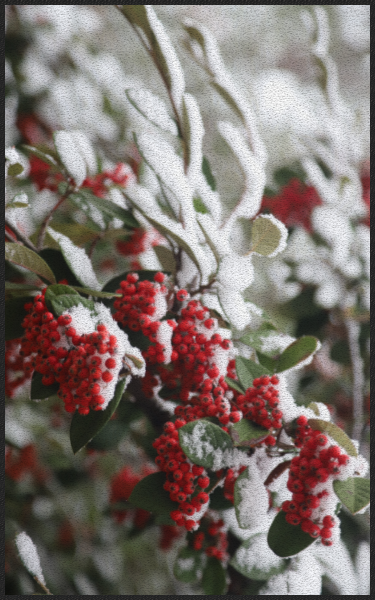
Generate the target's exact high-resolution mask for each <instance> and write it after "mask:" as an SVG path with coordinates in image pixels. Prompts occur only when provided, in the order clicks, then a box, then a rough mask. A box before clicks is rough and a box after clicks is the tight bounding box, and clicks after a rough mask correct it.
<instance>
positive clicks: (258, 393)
mask: <svg viewBox="0 0 375 600" xmlns="http://www.w3.org/2000/svg"><path fill="white" fill-rule="evenodd" d="M278 383H279V379H278V377H276V375H273V376H272V377H268V376H266V375H265V376H263V377H258V378H256V379H254V381H253V387H250V388H248V389H247V390H246V392H245V394H239V395H237V397H236V402H237V406H238V407H239V408H240V409H241V410H242V412H243V416H244V418H245V419H248V420H249V421H253V422H254V423H257V424H258V425H260V426H261V427H264V428H265V429H272V430H273V429H280V428H281V427H282V422H281V418H282V416H283V413H282V412H281V410H280V409H279V408H278V406H279V393H278V391H277V389H276V388H274V387H273V386H274V385H277V384H278ZM263 442H264V443H265V444H266V445H267V446H274V445H275V443H276V439H275V438H274V437H273V436H272V435H269V436H267V437H266V438H265V440H263Z"/></svg>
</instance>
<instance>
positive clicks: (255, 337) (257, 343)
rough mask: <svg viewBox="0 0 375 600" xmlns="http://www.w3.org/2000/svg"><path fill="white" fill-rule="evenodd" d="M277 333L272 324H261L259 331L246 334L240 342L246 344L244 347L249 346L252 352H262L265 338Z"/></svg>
mask: <svg viewBox="0 0 375 600" xmlns="http://www.w3.org/2000/svg"><path fill="white" fill-rule="evenodd" d="M275 331H277V329H276V327H275V326H274V325H272V323H268V322H265V323H262V325H261V326H260V328H259V329H257V330H256V331H251V332H250V333H246V334H245V335H244V336H243V337H242V338H241V339H240V342H242V343H243V344H246V346H251V348H254V350H260V351H262V348H263V344H264V340H265V338H267V337H268V336H269V335H272V334H274V333H275Z"/></svg>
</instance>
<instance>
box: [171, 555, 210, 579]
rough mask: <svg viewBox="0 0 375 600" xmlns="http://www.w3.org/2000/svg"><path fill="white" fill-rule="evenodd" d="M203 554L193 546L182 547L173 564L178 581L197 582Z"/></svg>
mask: <svg viewBox="0 0 375 600" xmlns="http://www.w3.org/2000/svg"><path fill="white" fill-rule="evenodd" d="M203 558H204V557H203V555H202V553H200V552H197V551H196V550H193V548H189V546H188V547H186V548H181V550H180V551H179V553H178V554H177V556H176V560H175V562H174V565H173V574H174V576H175V577H176V579H178V581H183V582H184V583H196V582H197V581H198V579H199V572H200V571H201V569H202V564H203Z"/></svg>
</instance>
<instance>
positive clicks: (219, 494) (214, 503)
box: [210, 487, 233, 510]
mask: <svg viewBox="0 0 375 600" xmlns="http://www.w3.org/2000/svg"><path fill="white" fill-rule="evenodd" d="M210 508H212V510H227V509H228V508H233V504H232V502H231V501H230V500H227V498H224V493H223V488H222V487H217V488H216V489H215V490H214V491H213V492H212V494H210Z"/></svg>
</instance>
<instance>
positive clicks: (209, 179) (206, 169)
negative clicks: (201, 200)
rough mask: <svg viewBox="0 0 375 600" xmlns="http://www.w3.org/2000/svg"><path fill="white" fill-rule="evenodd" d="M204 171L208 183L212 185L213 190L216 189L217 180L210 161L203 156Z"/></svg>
mask: <svg viewBox="0 0 375 600" xmlns="http://www.w3.org/2000/svg"><path fill="white" fill-rule="evenodd" d="M202 173H203V175H204V176H205V178H206V181H207V183H208V185H209V186H210V188H211V190H212V191H213V192H215V191H216V180H215V177H214V176H213V174H212V171H211V166H210V163H209V162H208V158H207V157H206V156H203V160H202Z"/></svg>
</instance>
